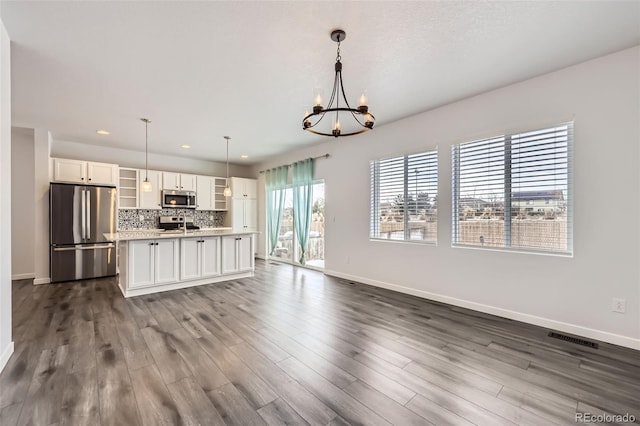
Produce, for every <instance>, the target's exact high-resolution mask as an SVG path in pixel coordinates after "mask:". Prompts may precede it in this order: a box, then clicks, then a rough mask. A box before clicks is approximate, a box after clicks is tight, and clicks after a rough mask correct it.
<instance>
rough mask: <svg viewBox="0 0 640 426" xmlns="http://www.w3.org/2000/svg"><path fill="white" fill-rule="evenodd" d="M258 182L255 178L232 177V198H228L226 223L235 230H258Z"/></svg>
mask: <svg viewBox="0 0 640 426" xmlns="http://www.w3.org/2000/svg"><path fill="white" fill-rule="evenodd" d="M257 187H258V183H257V181H256V180H255V179H245V178H236V177H233V178H231V199H229V200H227V208H228V210H229V213H227V215H226V218H225V225H226V226H230V227H231V228H232V229H233V231H234V232H256V231H257V230H258V200H257Z"/></svg>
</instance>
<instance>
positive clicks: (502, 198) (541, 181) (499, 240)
mask: <svg viewBox="0 0 640 426" xmlns="http://www.w3.org/2000/svg"><path fill="white" fill-rule="evenodd" d="M572 141H573V123H565V124H561V125H558V126H554V127H551V128H545V129H539V130H533V131H528V132H523V133H518V134H512V135H503V136H498V137H494V138H489V139H483V140H479V141H473V142H466V143H462V144H458V145H454V146H453V147H452V185H453V197H452V201H453V206H452V214H453V217H452V223H453V232H452V239H453V241H452V242H453V244H454V245H466V246H479V247H491V248H507V249H515V250H533V251H542V252H556V253H571V251H572V227H573V226H572V225H573V223H572V211H571V165H572Z"/></svg>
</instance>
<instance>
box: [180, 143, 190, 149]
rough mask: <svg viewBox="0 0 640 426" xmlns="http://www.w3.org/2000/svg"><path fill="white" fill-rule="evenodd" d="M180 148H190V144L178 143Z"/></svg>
mask: <svg viewBox="0 0 640 426" xmlns="http://www.w3.org/2000/svg"><path fill="white" fill-rule="evenodd" d="M180 148H184V149H189V148H191V145H187V144H184V145H180Z"/></svg>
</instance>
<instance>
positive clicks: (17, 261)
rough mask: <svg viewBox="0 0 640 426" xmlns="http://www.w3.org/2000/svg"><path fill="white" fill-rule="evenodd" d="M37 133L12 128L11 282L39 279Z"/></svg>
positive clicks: (30, 130)
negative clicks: (36, 257)
mask: <svg viewBox="0 0 640 426" xmlns="http://www.w3.org/2000/svg"><path fill="white" fill-rule="evenodd" d="M34 165H35V163H34V132H33V129H25V128H22V127H12V128H11V227H12V229H14V230H16V229H19V230H20V232H15V231H14V232H13V233H12V235H11V278H12V279H14V280H19V279H27V278H35V263H34V260H33V247H34V244H35V228H34V226H33V224H34V223H35V197H34V190H35V170H34V168H35V167H34Z"/></svg>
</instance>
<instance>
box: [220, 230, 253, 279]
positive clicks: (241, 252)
mask: <svg viewBox="0 0 640 426" xmlns="http://www.w3.org/2000/svg"><path fill="white" fill-rule="evenodd" d="M253 263H254V259H253V238H252V236H251V235H229V236H224V237H222V273H223V274H230V273H234V272H243V271H250V270H252V269H253Z"/></svg>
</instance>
